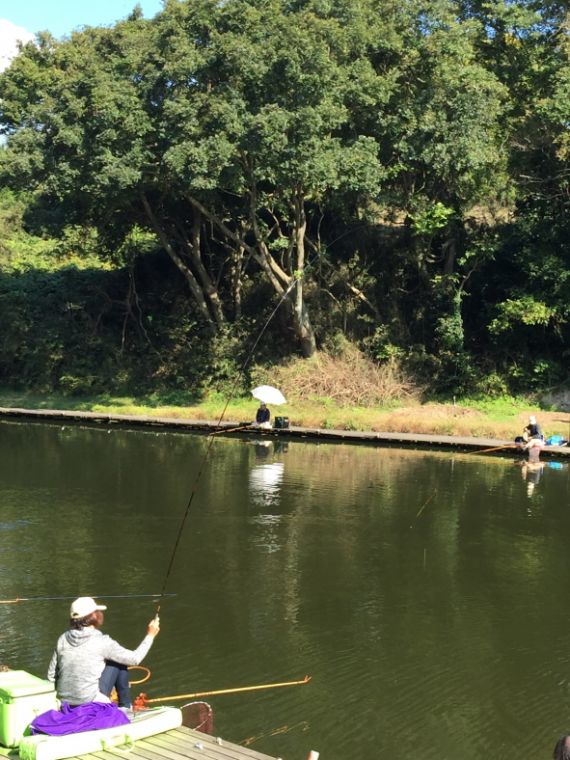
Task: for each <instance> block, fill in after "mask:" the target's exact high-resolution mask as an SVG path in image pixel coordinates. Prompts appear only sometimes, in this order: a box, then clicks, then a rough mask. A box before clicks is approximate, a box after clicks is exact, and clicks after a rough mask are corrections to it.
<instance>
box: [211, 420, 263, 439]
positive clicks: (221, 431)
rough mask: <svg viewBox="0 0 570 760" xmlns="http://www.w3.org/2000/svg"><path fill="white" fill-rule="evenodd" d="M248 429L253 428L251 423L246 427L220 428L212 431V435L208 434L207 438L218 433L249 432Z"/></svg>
mask: <svg viewBox="0 0 570 760" xmlns="http://www.w3.org/2000/svg"><path fill="white" fill-rule="evenodd" d="M250 428H253V425H252V424H251V422H248V423H247V425H238V426H237V427H234V428H222V429H221V430H214V432H213V433H208V436H210V435H220V433H235V432H236V431H237V430H249V429H250Z"/></svg>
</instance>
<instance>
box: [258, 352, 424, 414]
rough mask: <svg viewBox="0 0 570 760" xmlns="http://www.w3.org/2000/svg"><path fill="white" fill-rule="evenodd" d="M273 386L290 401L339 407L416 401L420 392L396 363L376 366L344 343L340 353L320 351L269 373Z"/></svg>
mask: <svg viewBox="0 0 570 760" xmlns="http://www.w3.org/2000/svg"><path fill="white" fill-rule="evenodd" d="M271 374H272V378H273V384H274V385H277V386H278V387H280V388H282V389H283V391H284V393H285V395H286V397H287V398H288V399H289V400H290V401H296V402H304V401H312V400H314V399H329V400H331V401H334V402H335V403H336V404H337V405H338V406H340V407H344V406H350V407H359V406H360V407H371V406H377V405H379V404H389V403H393V402H395V401H404V400H405V401H408V402H409V401H412V400H416V399H418V398H419V396H420V393H421V389H420V388H419V387H418V386H417V385H415V384H414V382H413V381H412V380H411V379H410V378H409V377H407V376H406V374H405V372H404V371H403V370H402V369H401V368H400V367H399V366H398V364H397V363H396V362H395V361H392V362H387V363H385V364H377V363H375V362H373V361H371V360H370V359H368V358H367V357H366V356H365V355H364V354H363V353H362V352H361V351H359V350H358V349H357V348H355V347H354V346H351V345H350V344H347V346H346V347H345V349H344V350H343V352H342V354H341V355H339V356H332V355H331V354H328V353H326V352H320V353H318V354H316V355H315V356H314V357H313V358H312V359H309V360H306V359H304V360H299V359H297V360H293V361H291V362H289V363H288V364H286V365H285V366H283V367H276V368H274V369H273V370H272V373H271Z"/></svg>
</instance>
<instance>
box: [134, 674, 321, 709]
mask: <svg viewBox="0 0 570 760" xmlns="http://www.w3.org/2000/svg"><path fill="white" fill-rule="evenodd" d="M310 680H311V676H305V677H304V678H302V679H301V680H300V681H282V682H281V683H264V684H258V685H257V686H240V687H238V688H236V689H216V690H215V691H197V692H195V693H194V694H175V695H174V696H172V697H155V698H154V699H145V700H144V701H145V704H149V705H150V704H154V703H155V702H169V701H171V700H176V699H198V698H200V697H215V696H218V695H219V694H238V693H240V692H243V691H261V689H278V688H280V687H281V686H298V685H299V684H303V683H308V682H309V681H310Z"/></svg>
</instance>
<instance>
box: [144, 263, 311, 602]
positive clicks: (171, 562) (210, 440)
mask: <svg viewBox="0 0 570 760" xmlns="http://www.w3.org/2000/svg"><path fill="white" fill-rule="evenodd" d="M299 279H300V278H298V277H294V278H293V279H292V280H291V282H290V283H289V285H288V287H287V288H286V289H285V290H284V291H283V294H282V296H281V298H280V299H279V301H278V302H277V305H276V306H275V308H274V309H273V311H272V312H271V314H270V315H269V317H268V318H267V320H266V321H265V324H264V325H263V327H262V328H261V330H260V331H259V334H258V335H257V338H256V339H255V341H254V342H253V345H252V347H251V349H250V351H249V353H248V354H247V356H246V358H245V360H244V362H243V364H242V366H241V367H240V370H239V372H238V374H237V376H236V379H235V380H234V383H233V385H232V386H231V388H230V392H229V393H228V397H227V399H226V403H225V404H224V408H223V409H222V413H221V414H220V417H219V419H218V421H217V423H216V427H217V428H220V426H221V424H222V420H223V419H224V417H225V415H226V412H227V410H228V406H229V404H230V400H231V398H232V396H233V394H234V392H235V390H236V388H237V384H238V378H239V377H240V376H241V375H242V373H243V372H244V371H245V369H246V367H247V366H248V364H249V362H250V361H251V358H252V357H253V352H254V351H255V349H256V348H257V344H258V343H259V341H260V340H261V338H262V337H263V335H264V334H265V331H266V330H267V328H268V327H269V324H270V322H271V320H272V319H273V317H274V316H275V314H277V311H278V310H279V308H280V307H281V304H282V303H283V302H284V301H285V299H286V298H287V297H288V295H289V293H290V292H291V291H292V290H293V288H294V287H295V285H296V284H297V282H298V281H299ZM219 432H222V431H219ZM213 443H214V436H213V435H209V436H208V445H207V447H206V450H205V452H204V454H203V456H202V459H201V460H200V464H199V466H198V472H197V474H196V477H195V478H194V482H193V484H192V490H191V492H190V498H189V499H188V503H187V504H186V509H185V510H184V514H183V515H182V519H181V521H180V525H179V527H178V533H177V534H176V539H175V541H174V547H173V549H172V554H171V555H170V560H169V563H168V567H167V570H166V574H165V576H164V582H163V584H162V589H161V592H160V597H159V600H158V603H157V606H156V614H157V615H158V614H159V612H160V607H161V603H162V599H163V598H164V597H165V593H164V592H165V590H166V586H167V583H168V579H169V578H170V574H171V572H172V568H173V566H174V559H175V557H176V553H177V551H178V546H179V545H180V540H181V538H182V534H183V532H184V527H185V525H186V521H187V519H188V515H189V513H190V508H191V506H192V503H193V501H194V496H195V495H196V489H197V487H198V483H199V482H200V478H201V477H202V472H203V470H204V466H205V464H206V461H207V459H208V456H209V454H210V451H211V449H212V445H213Z"/></svg>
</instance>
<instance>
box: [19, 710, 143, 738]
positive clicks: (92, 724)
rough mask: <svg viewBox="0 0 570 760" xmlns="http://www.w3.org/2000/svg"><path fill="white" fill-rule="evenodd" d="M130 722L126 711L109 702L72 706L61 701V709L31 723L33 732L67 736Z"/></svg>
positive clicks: (43, 714) (45, 714) (47, 713)
mask: <svg viewBox="0 0 570 760" xmlns="http://www.w3.org/2000/svg"><path fill="white" fill-rule="evenodd" d="M127 723H130V721H129V719H128V718H127V716H126V715H125V713H124V712H123V711H122V710H120V709H119V708H118V707H117V705H114V704H111V703H108V702H86V703H85V704H83V705H77V706H76V707H71V705H68V704H67V702H62V703H61V710H48V711H47V712H45V713H42V714H41V715H38V717H37V718H34V720H33V721H32V723H31V729H32V734H49V735H50V736H65V735H66V734H78V733H81V731H95V730H96V729H98V728H114V727H115V726H124V725H125V724H127Z"/></svg>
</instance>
